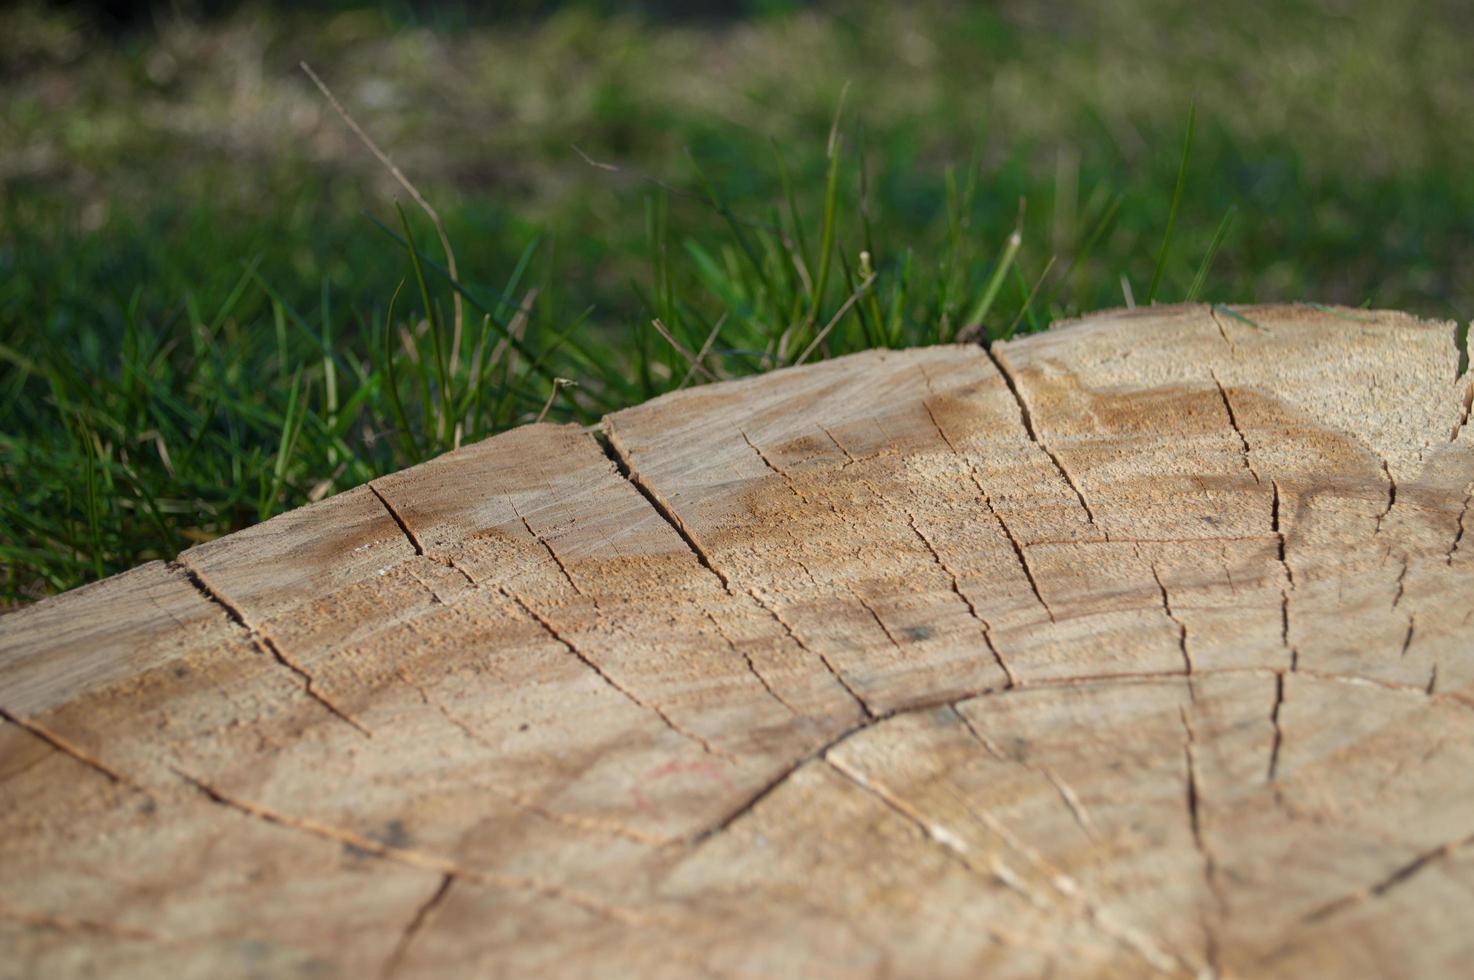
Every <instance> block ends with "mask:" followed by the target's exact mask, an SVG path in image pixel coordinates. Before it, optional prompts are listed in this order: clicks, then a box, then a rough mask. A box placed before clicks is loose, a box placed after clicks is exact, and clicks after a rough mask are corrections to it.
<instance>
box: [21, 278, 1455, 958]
mask: <svg viewBox="0 0 1474 980" xmlns="http://www.w3.org/2000/svg"><path fill="white" fill-rule="evenodd" d="M1456 337H1457V331H1456V328H1455V325H1453V324H1448V323H1429V322H1423V321H1419V320H1415V319H1413V318H1411V317H1408V316H1405V315H1402V314H1398V313H1368V312H1365V311H1348V310H1327V309H1323V308H1314V309H1312V308H1301V307H1246V308H1235V309H1228V308H1224V307H1213V308H1209V307H1172V308H1152V309H1144V310H1135V311H1126V312H1118V313H1110V314H1102V315H1099V316H1096V317H1092V318H1089V319H1086V320H1084V321H1081V322H1077V323H1073V324H1070V325H1066V326H1061V327H1058V328H1056V329H1054V330H1051V331H1050V332H1048V333H1045V334H1042V335H1038V336H1033V337H1029V338H1027V339H1022V340H1018V341H1014V342H1009V343H1000V344H997V345H995V346H994V348H993V349H992V350H991V351H984V350H982V349H981V348H977V347H965V346H946V347H934V348H928V349H921V350H910V351H897V352H872V353H866V354H858V355H854V356H851V357H846V358H841V359H838V360H834V361H830V362H826V363H823V364H817V365H813V366H808V367H803V368H797V369H791V370H785V371H778V372H775V373H772V374H768V375H764V376H761V377H755V378H751V379H747V380H742V381H736V382H730V383H724V384H717V385H711V386H708V387H703V388H697V389H693V390H688V391H683V392H680V393H678V394H674V395H669V396H666V397H663V398H660V399H657V400H656V401H653V402H650V403H648V404H646V405H642V406H639V407H637V408H633V409H629V410H626V411H623V412H619V413H617V414H615V415H612V416H610V417H608V418H607V419H605V421H604V423H603V426H602V430H603V431H602V432H601V433H590V432H585V431H583V430H580V429H578V428H576V427H559V426H551V425H537V426H529V427H526V428H522V429H518V430H515V431H512V432H508V433H505V434H503V435H500V436H497V437H495V438H492V439H489V440H487V441H485V442H482V443H478V444H476V445H473V446H468V447H465V448H463V449H460V450H458V451H456V452H453V453H450V454H448V455H446V456H443V457H441V458H439V459H436V460H434V461H432V462H429V463H426V464H424V465H422V466H418V467H415V468H414V469H411V470H407V471H405V472H402V473H399V474H396V475H394V476H390V477H385V478H383V479H379V480H376V481H374V482H373V483H371V484H369V485H367V486H365V487H360V488H358V489H356V490H351V491H348V492H346V493H343V494H340V495H339V496H337V497H334V498H332V499H330V500H327V501H325V502H323V503H320V504H314V505H312V506H309V507H306V508H303V509H301V510H298V511H294V512H292V513H289V514H285V515H283V516H281V517H278V518H276V519H274V520H271V521H268V522H267V523H265V524H262V525H260V526H258V527H254V528H251V529H249V530H246V531H242V532H240V533H238V534H234V535H231V536H229V537H227V538H223V539H220V540H218V541H214V542H211V543H209V544H204V545H200V546H198V547H195V548H192V549H190V550H189V551H186V552H185V553H184V554H182V555H181V556H180V557H179V559H178V561H177V562H175V563H171V564H162V563H152V564H149V565H145V566H143V567H141V568H137V569H134V570H133V571H130V572H127V573H125V574H123V575H119V576H116V577H114V578H111V579H108V580H106V581H103V582H99V583H97V584H95V585H91V586H88V587H86V588H83V589H79V590H77V591H75V592H72V593H69V594H66V595H62V596H59V597H56V598H53V599H48V600H46V601H43V602H40V603H38V604H36V605H35V606H33V607H30V608H28V609H24V610H22V611H19V612H16V613H13V614H11V615H8V616H6V617H4V618H3V619H0V717H3V719H4V721H3V722H0V976H6V977H10V976H17V977H18V976H91V975H99V974H101V975H108V976H137V977H159V976H188V977H195V976H198V977H221V976H271V977H284V976H297V975H302V976H313V977H320V976H349V977H360V976H374V975H380V976H395V977H413V976H466V975H486V976H498V975H506V976H543V975H556V976H585V975H623V976H640V977H666V976H669V977H684V976H721V977H728V976H731V977H741V976H754V977H756V976H804V977H824V976H833V977H851V976H917V977H947V976H957V977H976V976H1005V977H1006V976H1029V977H1032V976H1039V975H1044V974H1049V973H1058V974H1060V975H1069V976H1120V977H1137V976H1142V975H1150V974H1165V975H1177V976H1190V975H1191V976H1214V975H1217V976H1324V975H1332V974H1336V975H1385V976H1393V975H1396V976H1439V975H1449V974H1454V973H1461V972H1465V971H1467V969H1468V965H1469V963H1471V962H1474V928H1471V918H1470V911H1469V909H1470V907H1471V905H1470V902H1471V892H1474V533H1468V532H1470V531H1471V529H1474V513H1471V512H1470V511H1471V507H1470V503H1471V499H1474V433H1471V427H1470V426H1469V425H1468V424H1467V423H1468V416H1469V407H1470V397H1471V391H1474V385H1471V380H1470V376H1469V374H1468V373H1467V372H1465V373H1464V374H1462V375H1461V374H1460V370H1461V363H1460V351H1459V350H1458V347H1457V341H1456Z"/></svg>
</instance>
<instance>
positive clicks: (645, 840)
mask: <svg viewBox="0 0 1474 980" xmlns="http://www.w3.org/2000/svg"><path fill="white" fill-rule="evenodd" d="M399 677H400V679H401V680H403V681H404V682H405V683H406V684H408V685H409V686H410V687H411V688H413V689H414V690H415V691H416V692H417V693H418V694H419V695H420V700H421V701H423V702H424V703H425V705H426V706H428V707H430V708H433V709H434V710H435V711H436V712H437V713H439V714H440V715H441V716H442V717H444V718H445V720H446V721H447V722H449V723H450V724H451V725H452V726H453V727H455V728H456V729H457V730H458V731H459V732H460V733H461V734H462V735H464V736H465V737H466V738H467V739H469V740H470V741H472V742H475V743H476V744H477V745H480V746H482V747H483V748H487V749H492V750H497V749H499V748H500V746H498V745H497V744H496V743H494V742H492V741H491V740H490V739H488V738H486V736H484V735H482V734H481V733H480V732H479V731H477V730H476V729H475V728H474V727H473V726H472V725H470V724H469V723H468V722H466V721H465V720H464V719H463V718H461V717H459V716H458V715H456V714H455V713H454V712H452V711H451V710H450V709H449V708H447V707H446V706H445V704H444V703H443V702H441V701H440V699H439V698H437V697H435V696H433V695H432V694H431V693H430V692H429V690H428V689H427V688H426V687H425V685H423V684H421V683H420V682H419V680H417V679H416V678H415V676H414V675H413V674H411V673H410V672H409V669H408V668H405V667H401V668H400V669H399ZM485 788H486V789H489V790H490V791H491V792H492V793H494V794H496V795H497V796H500V797H501V798H502V799H504V800H506V801H507V802H508V803H510V804H511V805H513V806H515V807H517V808H518V809H520V810H525V811H526V812H528V813H531V814H533V815H534V816H537V817H541V818H542V819H544V820H548V821H551V822H553V823H558V824H562V825H564V826H566V827H570V828H572V829H575V830H581V831H594V832H597V833H600V834H607V835H612V836H615V837H621V838H623V839H625V840H628V841H633V842H635V843H637V844H646V845H662V844H666V843H669V838H666V837H661V836H658V835H655V834H646V833H643V832H641V831H638V830H635V829H633V828H630V827H626V826H624V825H623V824H618V823H614V822H612V821H609V820H603V819H600V818H597V817H589V816H582V815H578V814H572V813H563V812H561V811H558V810H549V809H548V808H547V807H544V806H542V805H540V804H538V803H536V802H534V801H533V800H532V799H531V798H529V797H528V796H526V795H525V794H523V793H518V792H516V791H514V790H510V789H507V788H506V787H505V786H501V785H498V784H491V785H486V786H485Z"/></svg>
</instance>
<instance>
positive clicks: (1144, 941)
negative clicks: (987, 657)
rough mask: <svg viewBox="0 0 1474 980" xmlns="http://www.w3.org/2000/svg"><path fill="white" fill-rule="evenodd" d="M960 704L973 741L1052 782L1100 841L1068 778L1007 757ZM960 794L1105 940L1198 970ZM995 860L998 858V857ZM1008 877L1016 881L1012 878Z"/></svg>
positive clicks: (1176, 968) (1155, 960)
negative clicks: (1128, 923) (1116, 913)
mask: <svg viewBox="0 0 1474 980" xmlns="http://www.w3.org/2000/svg"><path fill="white" fill-rule="evenodd" d="M960 703H961V702H960V701H958V702H954V703H953V704H951V705H949V707H950V708H951V711H952V714H953V715H954V716H955V717H956V718H957V719H958V720H959V721H960V722H961V723H962V725H963V727H964V728H965V729H966V730H967V732H968V734H969V735H971V736H972V738H973V739H975V740H976V741H977V742H978V743H979V744H980V745H982V747H983V748H984V750H986V751H987V752H988V754H989V755H991V756H993V757H994V758H995V759H997V760H998V761H1000V762H1003V763H1005V764H1008V765H1017V766H1021V767H1022V768H1024V769H1026V770H1028V771H1029V772H1033V773H1036V774H1038V775H1040V776H1043V777H1044V778H1045V779H1046V780H1048V781H1049V783H1050V784H1051V785H1052V786H1054V788H1055V790H1056V792H1058V793H1059V795H1060V799H1061V800H1062V801H1063V802H1064V805H1065V808H1066V809H1067V810H1068V811H1069V812H1070V815H1071V817H1072V818H1073V819H1074V820H1075V823H1076V824H1077V825H1078V826H1079V827H1080V829H1081V830H1082V831H1084V833H1085V834H1086V836H1087V837H1089V838H1090V839H1091V840H1092V841H1094V840H1096V834H1095V831H1094V829H1093V826H1092V824H1091V821H1090V820H1089V819H1088V816H1087V815H1086V814H1085V810H1084V807H1083V805H1081V804H1080V802H1079V799H1078V797H1076V796H1075V794H1074V792H1073V791H1072V790H1070V789H1069V787H1068V786H1067V785H1066V784H1065V783H1064V781H1063V780H1061V779H1059V778H1058V776H1057V775H1056V774H1055V773H1054V772H1053V770H1051V769H1049V768H1048V767H1037V766H1034V765H1032V764H1030V763H1027V762H1024V761H1022V760H1019V759H1013V758H1010V757H1008V756H1007V755H1005V754H1004V753H1003V752H1001V751H1000V750H999V749H998V747H997V746H996V745H994V744H993V742H992V740H991V739H989V738H987V737H986V736H985V735H983V734H982V733H981V732H980V731H978V729H977V727H976V726H975V725H973V723H972V720H971V719H970V718H968V717H967V716H966V715H965V714H963V713H962V712H961V711H959V710H958V709H957V705H958V704H960ZM957 796H958V799H959V800H960V801H961V802H962V804H963V805H964V806H965V807H966V808H967V811H968V812H969V813H970V814H972V815H973V816H974V817H976V818H977V819H978V820H979V822H981V823H982V824H983V825H984V826H986V827H987V828H988V829H989V830H990V831H992V832H993V834H994V835H995V836H997V838H998V839H999V840H1001V841H1003V843H1004V844H1006V845H1008V847H1010V848H1011V849H1013V850H1014V851H1015V852H1016V853H1018V855H1019V856H1020V857H1022V858H1023V859H1024V860H1025V861H1026V862H1028V863H1029V864H1030V865H1031V866H1032V867H1033V868H1034V869H1035V870H1036V871H1038V872H1040V873H1041V874H1042V875H1043V876H1044V878H1045V880H1046V881H1048V882H1049V884H1050V887H1051V888H1053V889H1054V891H1055V892H1056V893H1057V894H1059V895H1060V896H1061V897H1062V898H1065V899H1067V900H1069V901H1071V902H1074V903H1076V904H1077V905H1078V906H1079V907H1080V908H1081V909H1083V910H1084V912H1085V915H1086V919H1087V921H1088V922H1090V924H1091V925H1092V926H1093V927H1094V928H1096V929H1097V930H1099V931H1100V932H1101V933H1102V934H1103V935H1105V936H1106V937H1107V938H1109V939H1110V940H1112V941H1113V942H1116V943H1118V944H1120V945H1122V946H1124V947H1126V948H1127V949H1129V950H1131V951H1132V952H1133V953H1135V954H1136V955H1137V956H1139V957H1141V958H1142V959H1143V960H1145V961H1146V962H1147V963H1148V964H1150V965H1151V966H1152V967H1154V968H1156V969H1157V970H1159V971H1161V972H1163V973H1178V974H1190V973H1193V972H1194V971H1193V970H1191V969H1190V968H1189V967H1188V966H1187V964H1185V963H1183V962H1182V959H1181V958H1180V957H1178V956H1176V955H1175V954H1173V953H1170V952H1167V951H1166V950H1164V949H1162V948H1161V947H1159V946H1158V945H1157V944H1156V943H1155V942H1153V941H1152V940H1151V939H1150V938H1148V937H1147V936H1145V935H1143V934H1142V933H1141V931H1140V930H1138V929H1134V928H1131V927H1129V926H1125V925H1122V924H1121V923H1119V922H1117V921H1116V920H1115V916H1114V915H1112V914H1111V913H1110V912H1109V910H1107V909H1106V908H1105V907H1103V906H1101V905H1100V904H1099V903H1098V902H1097V901H1096V900H1095V899H1093V898H1092V897H1091V896H1090V893H1089V892H1088V891H1087V890H1086V888H1085V887H1084V886H1083V885H1081V884H1080V882H1079V881H1078V880H1076V879H1075V877H1074V876H1073V875H1070V874H1068V873H1067V872H1065V871H1064V870H1063V869H1061V868H1058V867H1056V866H1055V865H1054V864H1053V863H1051V862H1050V861H1048V860H1046V859H1045V858H1044V857H1043V856H1042V855H1040V854H1039V853H1038V852H1037V851H1035V850H1034V849H1033V848H1032V847H1029V846H1028V845H1026V844H1025V843H1024V842H1023V841H1022V840H1020V839H1019V838H1018V836H1017V835H1016V834H1014V833H1013V831H1011V830H1009V829H1008V827H1007V826H1006V825H1005V824H1004V823H1003V821H1001V820H999V819H998V818H997V817H996V816H994V815H993V814H992V813H991V812H989V811H988V810H985V809H979V808H977V807H976V806H974V805H973V802H972V801H971V800H970V799H968V798H967V797H965V796H963V795H962V794H960V793H959V794H957ZM995 861H997V859H996V858H995ZM991 870H993V872H994V873H995V874H998V873H999V871H1000V868H999V867H997V866H994V867H993V868H992V869H991ZM1000 878H1002V879H1003V880H1004V881H1005V882H1006V883H1008V884H1010V885H1011V886H1012V887H1013V888H1014V889H1015V890H1016V891H1019V892H1020V893H1021V894H1023V895H1025V897H1027V898H1029V899H1031V902H1032V904H1034V905H1035V906H1036V907H1037V908H1040V909H1044V910H1048V911H1051V912H1054V911H1056V910H1055V908H1054V906H1053V903H1047V902H1043V901H1042V900H1041V899H1039V897H1038V896H1036V895H1034V894H1033V892H1032V890H1031V889H1028V888H1027V886H1025V885H1024V884H1023V880H1022V878H1020V877H1018V876H1017V875H1016V874H1014V875H1011V876H1009V877H1004V876H1003V875H1001V874H1000ZM1010 878H1011V879H1012V880H1010Z"/></svg>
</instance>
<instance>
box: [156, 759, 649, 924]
mask: <svg viewBox="0 0 1474 980" xmlns="http://www.w3.org/2000/svg"><path fill="white" fill-rule="evenodd" d="M170 768H171V769H173V771H174V774H175V775H176V776H178V777H179V778H180V779H181V780H183V781H184V782H185V783H187V784H188V785H190V786H192V787H194V788H195V789H196V790H198V791H199V793H200V794H201V795H202V796H204V797H205V798H206V799H208V800H210V801H211V802H212V803H217V804H219V805H220V806H223V807H226V808H228V809H230V810H233V811H235V812H237V813H241V814H244V815H245V816H247V817H250V818H252V819H255V820H260V821H262V822H264V823H268V824H273V825H275V826H278V827H282V828H285V829H287V830H294V831H298V832H301V833H306V834H310V835H312V836H314V837H318V838H321V839H323V840H328V841H332V842H334V843H337V844H340V845H345V846H347V847H350V848H353V849H354V851H355V852H361V853H363V854H367V855H369V856H371V857H376V858H379V859H381V860H384V861H391V862H393V863H396V864H401V865H405V866H406V867H411V868H418V869H420V870H422V871H431V872H434V873H435V874H438V875H441V876H445V877H450V878H454V879H458V880H464V881H468V882H471V883H473V884H480V885H489V886H492V887H496V888H501V889H503V890H506V891H513V892H525V893H532V894H537V895H542V896H544V897H547V898H555V899H558V900H560V901H563V902H567V903H569V904H571V905H575V906H578V907H579V908H582V909H583V910H585V911H587V912H592V913H594V914H596V915H599V916H601V917H604V918H608V919H612V920H614V921H616V922H621V923H624V924H626V925H647V924H650V923H651V922H652V921H653V920H652V918H651V917H650V916H649V915H648V914H646V913H645V912H642V911H636V910H634V909H627V908H624V907H622V906H617V905H611V904H609V903H607V902H605V901H603V900H601V899H599V898H596V897H595V896H593V895H590V894H588V893H587V892H584V891H581V890H579V889H576V888H570V887H568V886H566V885H559V884H555V883H552V882H547V881H541V880H539V879H536V878H528V877H525V876H522V875H509V874H503V873H501V872H496V871H480V870H476V869H472V868H466V867H463V866H461V865H460V864H457V863H456V862H455V861H453V860H451V859H450V858H447V857H444V856H441V855H439V854H433V853H429V852H425V851H420V850H415V849H412V848H405V847H395V846H394V845H392V844H386V843H384V842H383V841H380V840H375V839H374V838H372V837H369V836H366V835H364V834H360V833H358V832H356V831H353V830H350V829H348V828H347V827H339V826H336V825H334V824H329V823H325V822H323V821H321V820H315V819H313V818H312V817H303V816H296V815H294V814H290V813H284V812H282V811H280V810H276V809H273V808H271V807H268V806H264V805H263V804H260V803H253V802H251V801H249V800H245V799H242V798H240V797H237V796H233V795H231V794H230V793H227V792H226V791H225V790H223V789H221V788H220V787H218V786H215V785H213V784H211V783H209V782H207V781H206V780H204V779H201V778H199V777H198V776H194V775H192V774H190V773H188V772H186V771H185V770H183V769H180V768H179V767H178V766H171V767H170Z"/></svg>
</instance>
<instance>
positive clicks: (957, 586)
mask: <svg viewBox="0 0 1474 980" xmlns="http://www.w3.org/2000/svg"><path fill="white" fill-rule="evenodd" d="M906 517H907V519H908V520H909V521H910V522H911V530H912V531H914V532H915V534H916V536H917V537H918V538H920V539H921V543H922V544H924V545H926V550H927V551H928V552H930V553H931V557H932V561H934V562H935V563H936V565H937V567H938V568H940V569H941V570H942V571H943V572H944V573H946V575H947V578H948V579H950V580H951V583H952V592H953V593H954V594H955V595H956V596H957V598H959V599H961V600H962V603H963V605H965V606H967V612H968V615H970V616H971V617H972V618H973V619H975V620H977V622H978V625H979V626H981V627H982V634H983V642H984V643H986V644H987V645H988V652H989V653H991V654H992V655H993V660H994V661H995V662H997V664H998V669H999V670H1001V671H1003V676H1004V678H1005V679H1006V680H1007V686H1008V687H1016V686H1017V685H1018V680H1017V678H1015V677H1014V676H1013V671H1012V670H1010V669H1009V666H1008V663H1007V662H1006V661H1005V660H1004V659H1003V654H1002V653H1000V652H999V650H998V647H997V646H996V645H995V644H994V643H993V627H992V624H990V623H989V622H988V621H987V620H986V619H985V618H983V617H982V616H981V615H979V614H978V607H977V606H976V605H975V604H974V603H973V601H972V599H971V598H970V597H969V596H968V595H967V594H966V593H964V592H963V591H962V583H961V582H960V581H959V580H958V578H957V572H956V571H954V570H953V569H952V567H951V566H950V565H948V564H947V562H946V561H945V560H943V558H942V555H941V553H940V552H938V551H937V546H936V545H935V544H933V543H932V541H931V539H930V538H928V537H927V536H926V535H925V534H924V533H922V530H921V527H920V526H919V525H918V524H917V523H916V516H915V515H914V514H907V515H906Z"/></svg>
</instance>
